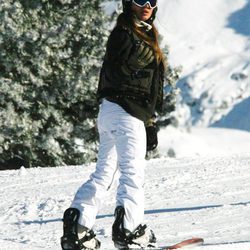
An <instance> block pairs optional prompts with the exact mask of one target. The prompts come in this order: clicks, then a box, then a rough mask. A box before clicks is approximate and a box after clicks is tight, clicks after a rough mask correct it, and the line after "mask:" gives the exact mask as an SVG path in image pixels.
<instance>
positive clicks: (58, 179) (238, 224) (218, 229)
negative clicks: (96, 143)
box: [0, 154, 250, 250]
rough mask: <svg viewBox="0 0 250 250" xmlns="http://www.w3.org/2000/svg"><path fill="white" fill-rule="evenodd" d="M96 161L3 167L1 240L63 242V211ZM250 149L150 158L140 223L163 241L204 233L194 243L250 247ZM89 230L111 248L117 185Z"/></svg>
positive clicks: (13, 245)
mask: <svg viewBox="0 0 250 250" xmlns="http://www.w3.org/2000/svg"><path fill="white" fill-rule="evenodd" d="M94 167H95V164H90V165H85V166H67V167H58V168H46V169H41V168H34V169H28V170H26V169H20V170H16V171H13V170H12V171H2V172H0V198H1V204H0V223H1V230H0V245H1V247H0V248H1V249H2V250H5V249H6V250H7V249H8V250H9V249H13V250H14V249H32V250H33V249H34V250H35V249H60V245H59V242H60V240H59V239H60V237H61V235H62V221H61V218H62V215H63V212H64V210H65V209H66V208H67V207H68V206H69V205H70V202H71V200H72V198H73V196H74V194H75V192H76V190H77V188H78V187H79V186H80V185H81V184H82V183H83V182H84V181H86V180H87V178H88V176H89V174H90V173H91V172H92V171H93V170H94ZM249 180H250V155H248V154H244V155H235V156H231V157H229V156H225V157H213V158H211V157H209V158H205V157H195V158H191V157H186V158H179V159H178V158H177V159H171V158H160V159H154V160H150V161H148V163H147V169H146V182H145V197H146V207H145V222H146V223H147V224H148V225H150V226H151V227H152V229H153V230H154V231H155V234H156V236H157V239H158V242H159V244H160V245H166V244H173V243H176V242H178V241H180V240H183V239H186V238H190V237H203V238H204V239H205V245H204V246H202V247H198V248H196V249H207V250H211V249H250V240H249V235H250V209H249V208H250V181H249ZM116 183H117V181H116V182H115V183H114V186H113V188H112V189H111V190H110V193H109V196H108V197H107V198H106V199H105V202H104V204H103V208H102V210H101V211H100V214H99V215H98V217H97V220H96V226H95V228H94V230H95V231H96V233H97V236H98V238H99V239H100V240H101V241H102V249H114V248H113V244H112V242H111V225H112V222H113V211H114V208H115V186H116Z"/></svg>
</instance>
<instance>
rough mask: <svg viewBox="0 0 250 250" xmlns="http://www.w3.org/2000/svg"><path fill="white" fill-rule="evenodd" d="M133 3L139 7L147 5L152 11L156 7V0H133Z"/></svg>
mask: <svg viewBox="0 0 250 250" xmlns="http://www.w3.org/2000/svg"><path fill="white" fill-rule="evenodd" d="M133 3H134V4H135V5H137V6H139V7H144V6H145V5H146V4H149V5H150V8H152V9H154V8H155V7H156V6H157V0H133Z"/></svg>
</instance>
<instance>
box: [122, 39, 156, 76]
mask: <svg viewBox="0 0 250 250" xmlns="http://www.w3.org/2000/svg"><path fill="white" fill-rule="evenodd" d="M153 60H154V52H153V50H152V49H151V48H150V47H149V46H148V45H146V44H145V43H143V42H141V43H139V44H138V45H137V46H136V50H135V51H134V53H132V54H131V56H130V57H129V59H128V61H127V63H125V64H124V65H122V67H121V69H122V71H123V72H124V73H125V74H126V75H130V74H131V73H132V72H133V71H137V70H140V69H143V68H145V67H146V66H147V65H148V64H150V63H152V62H153Z"/></svg>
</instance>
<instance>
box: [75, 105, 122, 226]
mask: <svg viewBox="0 0 250 250" xmlns="http://www.w3.org/2000/svg"><path fill="white" fill-rule="evenodd" d="M108 113H109V112H108V110H106V109H105V110H104V109H103V108H101V109H100V112H99V115H98V131H99V140H100V145H99V150H98V159H97V163H96V170H95V172H94V173H92V174H91V176H90V178H89V180H88V181H87V182H86V183H84V184H83V185H82V186H81V187H80V188H79V189H78V191H77V193H76V195H75V198H74V200H73V202H72V205H71V207H74V208H77V209H79V210H80V219H79V223H80V224H81V225H83V226H85V227H88V228H92V227H93V225H94V223H95V219H96V215H97V213H98V211H99V209H100V207H101V204H102V202H103V200H104V199H105V197H106V195H107V190H108V189H109V186H110V185H111V182H112V180H113V177H114V174H115V172H116V170H117V154H116V148H115V141H114V138H113V136H112V134H111V133H110V131H109V130H110V129H109V128H108V127H107V124H108V123H107V122H105V120H109V119H108V118H107V117H106V116H107V114H108Z"/></svg>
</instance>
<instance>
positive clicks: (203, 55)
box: [0, 0, 250, 250]
mask: <svg viewBox="0 0 250 250" xmlns="http://www.w3.org/2000/svg"><path fill="white" fill-rule="evenodd" d="M106 8H107V10H106V11H107V12H108V11H109V13H112V10H114V9H117V5H116V4H115V3H114V2H112V1H111V2H109V4H108V5H106ZM249 11H250V1H249V0H210V1H199V0H171V1H166V0H159V13H158V14H159V15H158V17H157V20H156V23H157V26H158V28H159V31H160V33H161V34H162V35H163V36H164V40H163V43H166V44H168V45H169V46H170V62H171V64H172V65H173V66H179V65H182V66H183V72H182V76H181V80H180V82H179V86H180V88H181V90H182V92H181V93H182V94H181V98H180V100H179V102H178V105H177V110H176V113H175V115H176V117H177V118H178V121H179V127H178V128H174V127H167V128H165V129H161V130H160V132H159V147H158V150H159V156H160V157H159V158H157V159H151V160H149V161H148V162H147V168H146V180H145V197H146V204H145V222H146V223H147V224H148V225H150V226H151V227H152V229H153V230H154V232H155V234H156V236H157V239H158V242H159V245H167V244H173V243H176V242H178V241H180V240H183V239H186V238H190V237H203V238H204V239H205V244H204V246H202V247H198V248H196V249H197V250H199V249H200V250H217V249H220V250H224V249H227V250H237V249H239V250H246V249H248V250H249V249H250V240H249V235H250V200H249V198H250V150H249V149H250V133H249V131H250V113H249V105H250V103H249V98H250V81H249V75H250V60H249V58H250V39H249V38H250V37H249V36H250V31H249V27H250V18H249V16H250V15H249ZM94 168H95V163H94V162H93V163H91V164H89V165H83V166H64V167H57V168H39V167H37V168H33V169H25V168H24V167H22V168H20V169H19V170H7V171H1V172H0V199H1V203H0V223H1V229H0V249H1V250H9V249H13V250H19V249H20V250H22V249H25V250H27V249H28V250H38V249H46V250H47V249H53V250H56V249H60V237H61V236H62V221H61V219H62V215H63V212H64V210H65V209H66V208H68V206H69V205H70V203H71V200H72V198H73V196H74V194H75V192H76V190H77V189H78V187H79V186H80V185H81V184H82V183H83V182H84V181H86V180H87V179H88V176H89V175H90V173H91V172H92V171H94ZM116 185H117V179H116V182H115V183H114V185H113V187H112V188H111V190H110V195H109V196H108V197H106V198H104V204H103V207H102V209H101V211H100V213H99V215H98V217H97V220H96V226H95V228H94V230H95V231H96V233H97V237H98V238H99V239H100V240H101V242H102V249H106V250H112V249H114V248H113V245H112V241H111V225H112V222H113V212H114V209H115V190H116Z"/></svg>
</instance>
